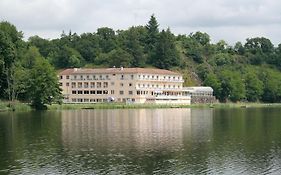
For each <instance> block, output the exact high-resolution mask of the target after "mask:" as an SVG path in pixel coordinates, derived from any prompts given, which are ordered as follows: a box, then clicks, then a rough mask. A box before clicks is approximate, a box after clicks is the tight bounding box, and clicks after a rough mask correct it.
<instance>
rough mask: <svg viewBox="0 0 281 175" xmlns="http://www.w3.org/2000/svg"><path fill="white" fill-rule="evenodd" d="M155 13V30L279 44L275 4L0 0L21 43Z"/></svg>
mask: <svg viewBox="0 0 281 175" xmlns="http://www.w3.org/2000/svg"><path fill="white" fill-rule="evenodd" d="M151 14H155V16H156V18H157V20H158V22H159V24H160V29H164V28H167V27H170V29H171V31H172V32H174V33H176V34H189V33H191V32H196V31H202V32H206V33H208V34H209V35H210V36H211V39H212V42H217V41H219V40H221V39H223V40H225V41H227V42H228V43H229V44H233V43H235V42H237V41H243V42H244V41H245V39H246V38H250V37H260V36H264V37H266V38H269V39H270V40H271V41H272V42H273V43H274V44H275V45H277V44H279V43H281V0H0V20H1V21H3V20H4V21H9V22H11V23H12V24H14V25H16V27H17V28H18V30H21V31H23V32H24V36H25V38H28V37H29V36H33V35H39V36H41V37H43V38H50V39H52V38H58V37H59V36H60V34H61V33H62V31H63V30H64V31H69V30H70V29H71V31H72V32H76V33H78V34H81V33H84V32H95V31H96V29H97V28H99V27H111V28H113V29H115V30H117V29H127V28H128V27H130V26H133V25H134V26H136V25H145V24H146V23H147V22H148V20H149V18H150V16H151Z"/></svg>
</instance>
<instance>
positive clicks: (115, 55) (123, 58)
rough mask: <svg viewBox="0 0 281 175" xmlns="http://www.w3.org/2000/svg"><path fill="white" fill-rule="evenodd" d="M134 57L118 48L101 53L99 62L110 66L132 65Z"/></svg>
mask: <svg viewBox="0 0 281 175" xmlns="http://www.w3.org/2000/svg"><path fill="white" fill-rule="evenodd" d="M132 60H133V57H132V55H130V54H129V53H128V52H126V51H125V50H123V49H121V48H118V49H114V50H112V51H111V52H109V53H108V54H100V56H99V57H98V58H97V63H99V64H101V65H103V66H109V67H113V66H116V67H131V65H132Z"/></svg>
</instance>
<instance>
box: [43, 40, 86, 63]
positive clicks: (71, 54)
mask: <svg viewBox="0 0 281 175" xmlns="http://www.w3.org/2000/svg"><path fill="white" fill-rule="evenodd" d="M48 60H49V61H50V62H51V63H52V64H53V65H54V66H55V67H57V68H69V67H81V66H82V65H83V63H84V59H83V57H82V56H81V54H80V53H79V52H78V51H77V50H75V49H74V48H71V47H68V46H66V45H64V46H62V47H61V49H60V50H58V51H55V52H51V53H50V54H49V55H48Z"/></svg>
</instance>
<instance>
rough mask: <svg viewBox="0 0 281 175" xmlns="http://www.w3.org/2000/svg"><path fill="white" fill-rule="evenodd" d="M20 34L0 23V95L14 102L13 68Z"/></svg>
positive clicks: (19, 42)
mask: <svg viewBox="0 0 281 175" xmlns="http://www.w3.org/2000/svg"><path fill="white" fill-rule="evenodd" d="M21 38H22V34H21V32H18V31H17V29H16V27H15V26H13V25H12V24H10V23H8V22H1V23H0V75H1V76H0V95H1V97H4V96H5V95H8V99H9V100H10V101H13V100H14V89H13V87H14V86H13V81H14V67H15V62H16V59H17V50H18V49H19V48H20V46H21Z"/></svg>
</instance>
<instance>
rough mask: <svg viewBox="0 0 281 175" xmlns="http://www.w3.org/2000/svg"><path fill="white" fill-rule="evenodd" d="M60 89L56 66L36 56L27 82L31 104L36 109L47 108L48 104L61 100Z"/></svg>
mask: <svg viewBox="0 0 281 175" xmlns="http://www.w3.org/2000/svg"><path fill="white" fill-rule="evenodd" d="M60 91H61V90H60V88H59V84H58V79H57V75H56V72H55V70H54V68H53V67H52V66H51V65H50V64H49V63H48V61H47V60H45V59H42V58H40V57H39V58H36V60H35V65H34V67H33V68H32V69H31V70H30V73H29V77H28V83H27V93H28V98H29V100H30V101H31V105H32V106H33V107H34V108H35V109H46V104H51V103H52V102H59V101H60V99H61V93H60Z"/></svg>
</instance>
